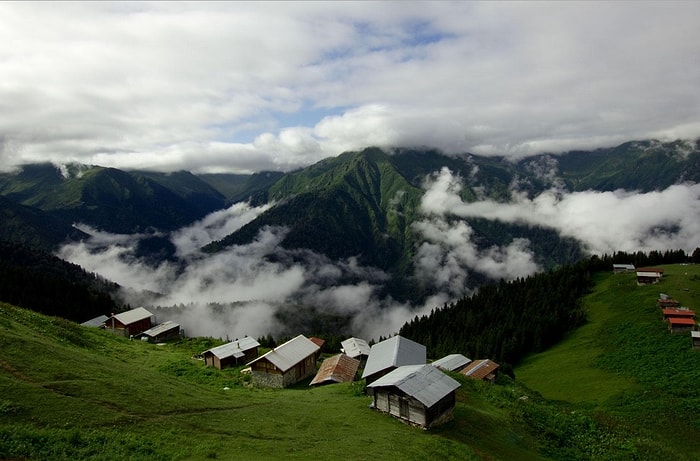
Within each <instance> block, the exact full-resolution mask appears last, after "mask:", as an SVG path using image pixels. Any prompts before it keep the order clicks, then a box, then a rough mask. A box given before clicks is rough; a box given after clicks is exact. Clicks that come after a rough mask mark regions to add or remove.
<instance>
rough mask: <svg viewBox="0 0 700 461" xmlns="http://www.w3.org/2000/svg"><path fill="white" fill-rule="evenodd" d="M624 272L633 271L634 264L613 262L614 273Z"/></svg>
mask: <svg viewBox="0 0 700 461" xmlns="http://www.w3.org/2000/svg"><path fill="white" fill-rule="evenodd" d="M626 272H634V264H613V273H614V274H623V273H626Z"/></svg>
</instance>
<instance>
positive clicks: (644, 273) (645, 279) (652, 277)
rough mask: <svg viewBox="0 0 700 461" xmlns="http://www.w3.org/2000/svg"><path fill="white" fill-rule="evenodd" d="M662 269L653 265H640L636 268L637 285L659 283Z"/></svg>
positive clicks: (662, 272) (662, 273)
mask: <svg viewBox="0 0 700 461" xmlns="http://www.w3.org/2000/svg"><path fill="white" fill-rule="evenodd" d="M663 275H664V271H663V270H661V269H657V268H655V267H641V268H639V269H637V285H649V284H652V283H659V282H660V281H661V277H663Z"/></svg>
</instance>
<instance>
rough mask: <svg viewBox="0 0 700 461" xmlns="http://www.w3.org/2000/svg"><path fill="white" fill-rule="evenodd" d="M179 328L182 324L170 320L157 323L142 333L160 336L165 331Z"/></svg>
mask: <svg viewBox="0 0 700 461" xmlns="http://www.w3.org/2000/svg"><path fill="white" fill-rule="evenodd" d="M175 328H177V329H178V330H179V329H180V324H179V323H175V322H173V321H172V320H168V321H167V322H163V323H161V324H160V325H156V326H154V327H153V328H150V329H148V330H146V331H144V332H142V333H141V334H142V335H146V336H151V337H154V336H158V335H159V334H161V333H165V332H166V331H170V330H174V329H175Z"/></svg>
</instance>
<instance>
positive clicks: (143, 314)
mask: <svg viewBox="0 0 700 461" xmlns="http://www.w3.org/2000/svg"><path fill="white" fill-rule="evenodd" d="M113 317H114V318H115V319H117V320H119V321H120V322H121V323H122V324H124V325H131V324H132V323H134V322H138V321H139V320H143V319H147V318H149V317H153V314H151V313H150V312H148V311H147V310H146V309H145V308H143V307H137V308H136V309H131V310H130V311H126V312H122V313H121V314H115V315H114V316H113Z"/></svg>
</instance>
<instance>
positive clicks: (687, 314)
mask: <svg viewBox="0 0 700 461" xmlns="http://www.w3.org/2000/svg"><path fill="white" fill-rule="evenodd" d="M661 312H662V313H663V315H664V320H665V321H667V322H668V320H669V319H694V318H695V312H694V311H691V310H690V309H662V310H661Z"/></svg>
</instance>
